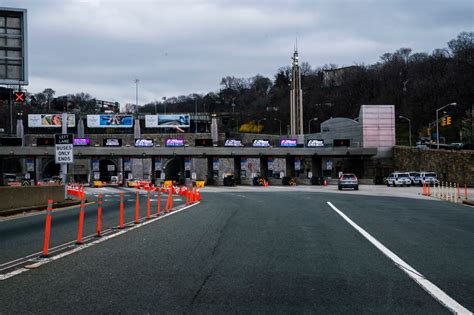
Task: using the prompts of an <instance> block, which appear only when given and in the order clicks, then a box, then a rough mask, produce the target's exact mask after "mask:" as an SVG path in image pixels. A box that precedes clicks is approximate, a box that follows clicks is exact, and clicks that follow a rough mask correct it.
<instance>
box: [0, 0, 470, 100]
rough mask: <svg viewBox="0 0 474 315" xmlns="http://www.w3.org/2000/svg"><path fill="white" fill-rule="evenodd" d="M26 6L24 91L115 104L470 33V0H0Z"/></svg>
mask: <svg viewBox="0 0 474 315" xmlns="http://www.w3.org/2000/svg"><path fill="white" fill-rule="evenodd" d="M2 6H4V7H19V8H26V9H27V10H28V35H29V81H30V85H29V86H28V87H27V89H28V90H29V92H33V93H35V92H39V91H42V90H43V89H44V88H48V87H49V88H52V89H54V90H55V91H56V92H57V96H59V95H64V94H69V93H77V92H88V93H90V94H91V95H92V96H93V97H96V98H98V99H103V100H109V101H118V102H120V103H121V104H126V103H135V83H134V79H135V78H138V79H139V80H140V82H139V104H145V103H147V102H151V101H154V100H161V98H162V97H164V96H165V97H171V96H179V95H188V94H191V93H207V92H210V91H218V90H219V87H220V86H219V83H220V80H221V78H222V77H224V76H227V75H232V76H236V77H251V76H254V75H256V74H261V75H264V76H268V77H270V78H271V79H273V75H274V74H275V73H276V71H277V69H278V68H280V67H282V66H286V65H289V64H290V57H291V55H292V53H293V47H294V45H295V38H296V37H297V38H298V50H299V53H300V59H301V60H302V61H307V62H309V63H310V64H311V66H312V67H313V68H316V67H318V66H321V65H324V64H329V63H333V64H337V65H339V66H348V65H352V64H354V63H359V64H360V63H365V64H372V63H375V62H377V61H378V60H379V57H380V56H381V55H382V54H384V53H386V52H393V51H395V50H397V49H399V48H401V47H409V48H412V49H413V51H414V52H428V53H431V52H432V51H433V49H435V48H443V47H446V46H447V45H446V43H447V42H448V41H449V40H450V39H453V38H455V37H456V36H457V34H459V33H460V32H462V31H472V30H473V29H474V27H473V26H474V22H473V20H474V1H472V0H443V1H441V0H429V1H428V0H406V1H395V0H373V1H372V0H352V1H351V0H344V1H343V0H308V1H283V0H268V1H267V0H258V1H256V0H252V1H240V0H233V1H232V0H229V1H227V0H220V1H218V0H214V1H212V0H206V1H205V0H201V1H200V0H197V1H178V0H174V1H151V0H149V1H145V0H135V1H133V0H41V1H39V0H25V1H23V0H2V1H1V2H0V7H2Z"/></svg>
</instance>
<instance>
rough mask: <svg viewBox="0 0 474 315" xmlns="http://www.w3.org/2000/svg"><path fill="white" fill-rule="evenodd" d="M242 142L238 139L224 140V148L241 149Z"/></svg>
mask: <svg viewBox="0 0 474 315" xmlns="http://www.w3.org/2000/svg"><path fill="white" fill-rule="evenodd" d="M243 146H244V145H243V144H242V140H240V139H226V140H225V142H224V147H243Z"/></svg>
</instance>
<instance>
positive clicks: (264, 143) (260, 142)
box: [252, 139, 270, 148]
mask: <svg viewBox="0 0 474 315" xmlns="http://www.w3.org/2000/svg"><path fill="white" fill-rule="evenodd" d="M269 146H270V140H268V139H254V140H253V141H252V147H258V148H268V147H269Z"/></svg>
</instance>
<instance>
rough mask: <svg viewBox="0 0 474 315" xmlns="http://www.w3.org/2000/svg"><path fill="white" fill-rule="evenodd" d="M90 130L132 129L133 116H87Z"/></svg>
mask: <svg viewBox="0 0 474 315" xmlns="http://www.w3.org/2000/svg"><path fill="white" fill-rule="evenodd" d="M87 127H89V128H131V127H133V116H132V115H87Z"/></svg>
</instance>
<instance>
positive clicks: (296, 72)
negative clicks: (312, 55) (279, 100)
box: [290, 42, 303, 136]
mask: <svg viewBox="0 0 474 315" xmlns="http://www.w3.org/2000/svg"><path fill="white" fill-rule="evenodd" d="M297 45H298V42H296V46H295V51H294V53H293V58H291V59H292V60H293V62H292V66H293V67H292V71H291V73H292V78H291V91H290V131H291V135H293V136H296V135H303V93H302V91H301V74H300V66H299V64H298V46H297Z"/></svg>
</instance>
